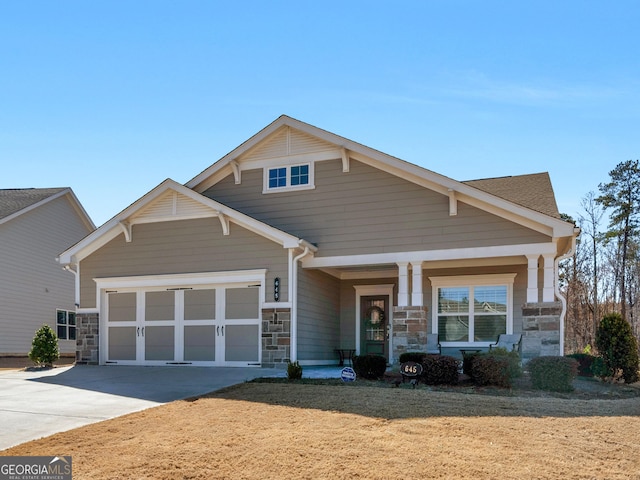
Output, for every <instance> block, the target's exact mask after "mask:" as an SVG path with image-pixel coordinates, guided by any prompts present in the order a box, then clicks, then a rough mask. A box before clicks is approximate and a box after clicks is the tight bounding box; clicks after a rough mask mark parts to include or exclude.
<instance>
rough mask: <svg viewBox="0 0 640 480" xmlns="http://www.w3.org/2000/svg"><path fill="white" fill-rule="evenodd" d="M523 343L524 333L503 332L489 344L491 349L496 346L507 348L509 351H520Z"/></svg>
mask: <svg viewBox="0 0 640 480" xmlns="http://www.w3.org/2000/svg"><path fill="white" fill-rule="evenodd" d="M521 345H522V335H521V334H519V333H517V334H506V333H501V334H500V335H498V340H496V342H495V343H492V344H491V345H489V351H491V350H493V349H494V348H506V349H507V351H508V352H518V354H519V353H520V347H521Z"/></svg>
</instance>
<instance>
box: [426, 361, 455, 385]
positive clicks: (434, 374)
mask: <svg viewBox="0 0 640 480" xmlns="http://www.w3.org/2000/svg"><path fill="white" fill-rule="evenodd" d="M459 368H460V364H459V362H458V360H457V359H456V358H454V357H450V356H448V355H425V356H424V358H423V359H422V377H421V378H422V381H423V382H424V383H426V384H427V385H455V384H457V383H458V369H459Z"/></svg>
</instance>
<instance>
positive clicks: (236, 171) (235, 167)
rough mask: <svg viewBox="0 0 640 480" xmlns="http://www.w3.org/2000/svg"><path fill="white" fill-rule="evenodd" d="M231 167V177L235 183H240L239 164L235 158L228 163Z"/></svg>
mask: <svg viewBox="0 0 640 480" xmlns="http://www.w3.org/2000/svg"><path fill="white" fill-rule="evenodd" d="M230 165H231V169H232V170H233V178H234V180H235V182H236V185H240V183H241V182H242V177H241V170H240V164H239V163H238V162H236V161H235V160H234V161H232V162H231V163H230Z"/></svg>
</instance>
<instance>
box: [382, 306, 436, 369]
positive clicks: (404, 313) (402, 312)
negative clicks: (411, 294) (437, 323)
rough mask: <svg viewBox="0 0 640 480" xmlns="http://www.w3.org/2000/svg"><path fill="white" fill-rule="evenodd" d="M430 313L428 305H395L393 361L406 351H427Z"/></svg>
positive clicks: (391, 359) (396, 361)
mask: <svg viewBox="0 0 640 480" xmlns="http://www.w3.org/2000/svg"><path fill="white" fill-rule="evenodd" d="M428 313H429V309H428V307H426V306H415V307H414V306H411V307H393V325H392V332H393V333H392V339H391V358H390V359H389V361H390V362H391V363H398V362H399V359H400V355H401V354H402V353H404V352H426V351H427V329H428V326H429V319H428Z"/></svg>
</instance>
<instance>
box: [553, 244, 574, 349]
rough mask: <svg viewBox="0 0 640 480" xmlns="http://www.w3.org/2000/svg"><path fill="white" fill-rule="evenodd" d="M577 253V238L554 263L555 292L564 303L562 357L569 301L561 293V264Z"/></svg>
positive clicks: (561, 332) (562, 313)
mask: <svg viewBox="0 0 640 480" xmlns="http://www.w3.org/2000/svg"><path fill="white" fill-rule="evenodd" d="M575 251H576V236H575V235H574V236H573V238H572V239H571V248H570V249H569V250H568V251H567V253H565V254H564V255H561V256H559V257H558V258H556V260H555V262H554V270H555V277H556V278H555V282H554V283H555V291H556V297H558V298H559V299H560V303H562V310H561V312H560V356H563V355H564V319H565V317H566V316H567V299H566V298H565V297H563V296H562V294H561V293H560V262H561V261H563V260H566V259H567V258H569V257H571V256H572V255H573V254H574V253H575Z"/></svg>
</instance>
